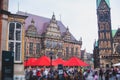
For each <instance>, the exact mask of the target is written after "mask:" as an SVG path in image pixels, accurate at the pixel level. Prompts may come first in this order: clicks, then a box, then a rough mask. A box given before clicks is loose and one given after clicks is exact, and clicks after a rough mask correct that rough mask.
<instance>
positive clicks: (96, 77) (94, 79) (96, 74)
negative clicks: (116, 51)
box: [93, 71, 99, 80]
mask: <svg viewBox="0 0 120 80" xmlns="http://www.w3.org/2000/svg"><path fill="white" fill-rule="evenodd" d="M93 80H99V79H98V72H97V71H95V73H94V76H93Z"/></svg>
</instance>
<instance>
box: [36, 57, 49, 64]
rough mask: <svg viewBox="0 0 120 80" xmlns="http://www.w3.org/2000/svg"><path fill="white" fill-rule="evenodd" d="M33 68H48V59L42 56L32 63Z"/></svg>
mask: <svg viewBox="0 0 120 80" xmlns="http://www.w3.org/2000/svg"><path fill="white" fill-rule="evenodd" d="M34 65H35V66H50V58H49V57H47V56H42V57H40V58H38V59H37V60H36V61H35V62H34Z"/></svg>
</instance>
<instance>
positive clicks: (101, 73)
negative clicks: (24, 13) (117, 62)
mask: <svg viewBox="0 0 120 80" xmlns="http://www.w3.org/2000/svg"><path fill="white" fill-rule="evenodd" d="M99 76H100V80H103V69H102V68H100V70H99Z"/></svg>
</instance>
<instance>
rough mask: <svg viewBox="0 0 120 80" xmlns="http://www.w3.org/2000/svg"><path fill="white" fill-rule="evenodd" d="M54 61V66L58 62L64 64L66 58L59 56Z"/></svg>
mask: <svg viewBox="0 0 120 80" xmlns="http://www.w3.org/2000/svg"><path fill="white" fill-rule="evenodd" d="M53 63H55V64H53V65H54V66H57V65H58V64H62V65H64V63H65V60H63V59H61V58H57V59H55V60H53Z"/></svg>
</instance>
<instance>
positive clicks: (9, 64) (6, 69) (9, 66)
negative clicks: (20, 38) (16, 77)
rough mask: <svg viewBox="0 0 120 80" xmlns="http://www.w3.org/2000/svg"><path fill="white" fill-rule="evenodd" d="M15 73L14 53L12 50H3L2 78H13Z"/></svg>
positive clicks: (5, 79) (10, 79)
mask: <svg viewBox="0 0 120 80" xmlns="http://www.w3.org/2000/svg"><path fill="white" fill-rule="evenodd" d="M13 74H14V53H13V52H12V51H2V79H1V80H13Z"/></svg>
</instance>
